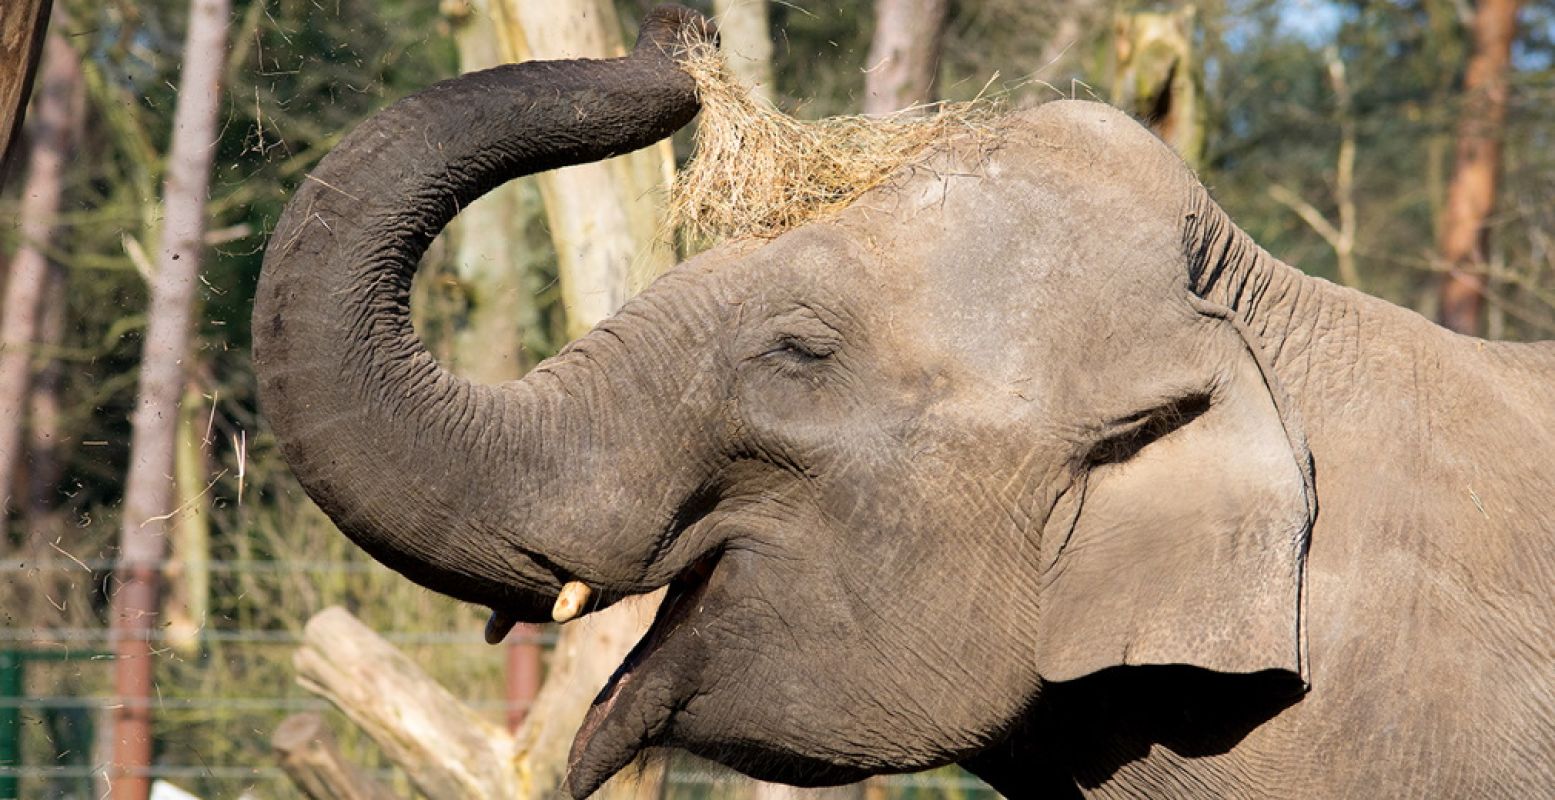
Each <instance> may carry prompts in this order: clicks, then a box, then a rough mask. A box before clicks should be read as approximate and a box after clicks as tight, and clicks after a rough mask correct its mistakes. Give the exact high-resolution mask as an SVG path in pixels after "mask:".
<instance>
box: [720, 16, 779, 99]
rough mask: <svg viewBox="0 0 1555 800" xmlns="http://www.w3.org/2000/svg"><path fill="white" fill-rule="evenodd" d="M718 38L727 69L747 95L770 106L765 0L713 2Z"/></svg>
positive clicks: (769, 47) (769, 48)
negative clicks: (727, 64)
mask: <svg viewBox="0 0 1555 800" xmlns="http://www.w3.org/2000/svg"><path fill="white" fill-rule="evenodd" d="M713 11H714V12H715V14H716V16H715V19H716V21H717V22H718V38H719V40H720V43H721V44H720V47H721V48H722V50H723V54H724V58H725V59H727V60H728V62H729V69H730V70H732V71H733V72H734V77H735V78H738V79H739V81H740V83H741V84H743V85H745V86H748V87H750V91H751V95H752V96H754V97H756V98H758V99H760V100H763V101H765V102H768V103H770V102H772V99H773V92H774V91H775V89H774V87H773V81H772V32H771V31H770V30H769V29H768V22H767V0H713Z"/></svg>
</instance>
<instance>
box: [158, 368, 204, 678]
mask: <svg viewBox="0 0 1555 800" xmlns="http://www.w3.org/2000/svg"><path fill="white" fill-rule="evenodd" d="M214 411H215V409H214V408H213V407H212V406H208V405H206V402H205V398H204V395H203V393H202V392H201V391H200V387H199V386H198V385H197V384H196V383H195V382H194V381H193V380H191V381H189V382H188V383H187V385H185V386H184V394H183V398H182V400H181V402H180V403H179V407H178V433H177V441H176V443H175V444H174V448H175V452H174V455H173V483H174V485H175V486H176V487H177V495H176V496H177V507H178V513H177V514H174V515H173V518H172V519H170V520H168V524H169V525H170V526H171V528H172V530H173V537H172V546H173V548H172V553H171V554H170V556H169V558H168V561H167V572H166V574H165V575H164V576H163V577H164V578H165V579H166V580H167V584H168V585H167V588H168V597H167V601H166V603H165V604H164V605H163V611H164V613H165V614H166V616H165V617H163V622H164V623H165V624H164V627H163V631H164V632H165V634H166V641H167V644H168V646H170V647H172V648H173V649H174V650H176V651H177V652H178V653H180V654H181V655H184V656H193V655H195V654H196V653H197V652H198V651H199V647H200V629H201V628H203V627H205V617H206V613H207V610H208V608H209V605H210V584H211V563H210V562H211V510H210V488H211V483H210V481H211V475H210V472H211V469H210V442H208V441H207V440H206V424H207V422H208V421H209V420H210V414H212V413H214Z"/></svg>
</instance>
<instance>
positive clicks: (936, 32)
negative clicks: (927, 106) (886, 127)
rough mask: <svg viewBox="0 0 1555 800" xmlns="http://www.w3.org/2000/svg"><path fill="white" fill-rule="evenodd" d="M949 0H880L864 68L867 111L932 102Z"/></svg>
mask: <svg viewBox="0 0 1555 800" xmlns="http://www.w3.org/2000/svg"><path fill="white" fill-rule="evenodd" d="M947 6H948V2H947V0H878V2H876V3H875V35H874V38H873V39H872V40H871V41H870V44H869V60H868V62H867V64H866V66H865V71H864V113H866V114H889V113H891V112H893V111H900V110H902V109H905V108H908V107H911V106H914V105H917V104H920V103H927V102H931V101H932V100H933V99H934V78H935V76H936V75H937V74H938V73H939V58H940V46H941V45H942V43H943V42H944V39H945V11H946V7H947Z"/></svg>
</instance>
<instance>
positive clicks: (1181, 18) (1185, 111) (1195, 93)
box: [1112, 6, 1204, 169]
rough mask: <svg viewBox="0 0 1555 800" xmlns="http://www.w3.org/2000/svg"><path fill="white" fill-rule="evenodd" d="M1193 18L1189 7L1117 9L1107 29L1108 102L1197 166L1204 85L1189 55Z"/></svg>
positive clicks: (1201, 151)
mask: <svg viewBox="0 0 1555 800" xmlns="http://www.w3.org/2000/svg"><path fill="white" fill-rule="evenodd" d="M1195 18H1196V12H1195V10H1194V8H1193V7H1192V6H1186V7H1184V8H1181V9H1179V10H1177V11H1171V12H1155V11H1150V12H1140V13H1132V14H1130V13H1120V14H1118V16H1117V18H1116V19H1115V20H1114V22H1113V29H1112V33H1113V37H1112V48H1113V56H1114V59H1115V64H1116V70H1115V72H1114V73H1113V80H1112V102H1113V104H1114V105H1116V106H1117V107H1118V108H1121V109H1123V110H1124V111H1127V112H1129V113H1130V114H1133V115H1134V116H1135V117H1136V118H1138V119H1139V120H1140V121H1142V122H1144V123H1145V124H1147V125H1149V126H1150V127H1151V129H1152V130H1154V131H1155V132H1156V134H1157V135H1159V136H1160V137H1161V138H1162V139H1163V140H1165V141H1166V143H1167V144H1170V145H1171V146H1172V149H1174V150H1176V151H1177V154H1178V155H1180V156H1182V158H1183V160H1184V161H1186V162H1188V166H1189V167H1192V168H1193V169H1198V168H1199V164H1200V162H1201V161H1203V159H1204V98H1203V91H1204V90H1203V78H1202V75H1201V72H1200V69H1199V64H1198V61H1197V59H1195V58H1194V57H1193V27H1194V20H1195Z"/></svg>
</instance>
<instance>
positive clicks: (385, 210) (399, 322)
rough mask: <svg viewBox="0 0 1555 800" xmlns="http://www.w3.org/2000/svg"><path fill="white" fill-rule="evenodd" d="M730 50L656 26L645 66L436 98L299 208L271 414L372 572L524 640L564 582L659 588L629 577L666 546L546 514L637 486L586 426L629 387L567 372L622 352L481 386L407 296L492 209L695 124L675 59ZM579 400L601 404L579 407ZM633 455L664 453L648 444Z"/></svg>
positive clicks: (269, 262) (619, 65) (663, 18)
mask: <svg viewBox="0 0 1555 800" xmlns="http://www.w3.org/2000/svg"><path fill="white" fill-rule="evenodd" d="M712 35H713V33H712V29H711V25H710V24H709V23H708V22H707V21H706V20H705V19H703V18H702V17H701V16H700V15H698V14H696V13H695V12H692V11H689V10H687V9H683V8H679V7H674V6H666V7H660V8H658V9H655V10H654V11H653V12H652V13H650V14H649V15H648V16H647V18H646V19H645V20H644V23H643V26H642V31H641V34H640V38H639V40H638V43H637V46H636V48H635V50H634V51H633V52H632V53H631V54H630V55H629V56H627V57H624V58H618V59H610V60H600V61H594V60H570V61H552V62H528V63H523V64H514V65H507V66H502V67H498V68H495V69H491V70H487V71H484V72H478V73H473V74H470V75H466V76H463V77H460V78H457V79H454V80H450V81H446V82H443V83H440V84H437V85H435V86H432V87H431V88H429V89H427V90H425V91H423V92H420V93H418V94H416V95H413V96H411V97H407V98H405V99H404V100H401V101H399V102H397V103H395V104H394V105H392V106H391V107H389V108H388V109H386V110H384V111H383V112H381V113H379V114H378V115H376V116H374V117H372V118H371V119H369V120H367V121H366V122H364V123H362V124H361V125H360V126H359V127H357V128H356V129H355V130H354V131H352V132H351V133H350V135H348V136H347V137H346V138H345V139H344V140H343V141H342V142H341V144H340V145H339V146H338V147H337V148H336V149H335V150H334V152H332V153H331V154H330V155H329V156H328V157H327V158H325V159H324V160H323V161H322V162H321V163H320V164H319V166H318V168H317V169H316V170H315V171H314V172H313V173H312V174H310V175H309V176H308V177H307V179H306V180H305V181H304V183H303V185H302V187H301V188H300V189H299V190H298V191H297V193H296V195H295V196H294V197H293V199H292V200H291V202H290V204H289V205H288V206H287V208H286V211H285V212H284V213H283V214H282V216H281V219H280V221H279V223H278V224H277V226H276V229H275V232H274V234H273V235H272V237H271V240H270V246H269V250H268V252H267V253H266V254H265V260H264V267H263V272H262V274H261V277H260V282H259V288H258V292H257V297H256V300H255V307H254V322H253V330H254V343H253V352H254V366H255V371H256V373H257V375H258V379H259V395H260V401H261V403H262V405H263V408H264V410H265V413H266V415H267V417H268V418H269V421H270V424H271V426H272V428H273V429H274V431H275V434H276V438H277V440H278V441H279V444H280V448H281V452H282V454H283V455H284V457H285V458H286V460H287V462H288V463H289V464H290V465H291V467H292V469H293V471H294V472H295V473H296V475H297V477H298V479H299V481H300V482H301V484H302V486H303V487H304V488H305V489H306V490H307V492H308V494H309V495H310V496H311V497H312V498H313V499H314V500H315V501H316V502H317V503H318V505H319V506H320V507H321V508H322V509H323V510H324V511H325V513H326V514H328V515H329V516H330V518H331V519H333V520H334V521H335V523H336V524H337V525H338V526H339V527H340V529H341V530H342V531H343V532H344V533H346V534H347V535H348V536H350V537H351V538H352V539H353V540H354V541H355V542H356V543H358V544H359V545H360V546H361V547H363V548H364V549H365V550H367V551H368V552H369V553H371V554H372V555H373V556H374V557H375V558H377V559H379V560H380V561H382V562H384V563H385V564H387V565H389V566H390V567H392V568H394V569H396V570H398V571H399V572H401V573H403V574H405V575H406V576H407V577H410V578H411V579H412V580H415V581H417V582H418V583H421V584H423V585H425V586H427V587H429V588H432V589H435V590H438V591H442V592H445V593H447V594H451V595H454V596H456V597H459V598H461V599H465V600H469V601H473V602H479V603H483V604H487V605H491V606H492V607H493V608H502V609H504V610H505V613H508V614H511V615H513V616H515V617H517V618H519V619H540V618H543V617H545V616H547V614H548V612H549V609H550V598H551V597H554V596H555V593H556V591H557V590H558V588H559V587H560V585H561V583H562V582H564V581H566V580H571V579H574V578H580V577H581V578H583V579H585V580H592V581H594V582H596V583H598V584H603V585H605V588H606V589H607V591H608V590H609V589H611V588H612V587H614V588H615V589H616V590H618V591H633V590H641V589H642V588H643V587H641V586H638V585H635V583H640V582H642V581H645V580H647V578H646V577H644V576H643V575H642V574H641V573H642V572H643V571H644V570H645V568H646V567H645V565H644V564H642V563H637V564H631V563H623V561H624V562H632V561H633V560H636V561H638V562H641V561H643V560H645V559H647V558H648V556H645V555H642V553H646V552H652V549H653V547H655V545H653V544H652V543H648V544H643V543H640V542H634V543H633V545H632V547H631V548H630V550H631V552H625V551H623V552H622V553H618V554H612V553H609V552H600V551H598V550H594V549H590V548H588V547H585V546H582V545H580V544H578V543H577V542H574V541H571V540H570V539H568V538H567V537H568V535H569V532H568V531H565V530H556V528H558V527H563V525H564V523H569V520H566V519H557V518H556V516H555V514H548V513H546V512H544V511H543V510H542V504H549V507H552V508H560V509H562V510H565V508H564V507H565V506H568V505H569V504H571V505H574V506H576V505H579V504H578V502H577V501H578V500H579V499H582V498H581V497H580V495H581V494H583V493H587V492H591V491H594V492H597V491H600V490H601V489H600V487H601V486H606V487H609V486H615V485H620V484H623V483H624V481H622V480H619V479H616V478H611V477H609V476H607V475H604V474H603V473H601V472H600V468H601V466H602V465H601V464H598V463H592V464H579V463H577V462H578V460H579V457H578V455H577V454H578V453H579V451H580V448H583V449H586V448H587V446H588V443H589V442H590V441H591V440H593V439H595V438H597V437H600V436H602V434H601V432H600V428H599V426H598V424H597V423H594V422H590V421H589V420H590V419H592V418H597V417H598V414H597V413H593V412H597V411H598V402H599V398H598V395H600V394H601V390H603V389H609V388H611V387H608V386H606V385H605V384H606V382H609V381H615V382H620V381H628V382H629V383H630V381H631V379H630V378H629V377H626V376H623V375H612V376H605V375H601V374H598V373H600V372H601V371H602V370H599V369H595V370H592V371H591V372H589V373H585V372H583V371H580V370H575V369H573V368H572V366H571V365H574V364H576V363H577V362H579V361H580V360H586V359H603V360H609V359H611V358H613V356H612V355H611V352H612V351H613V350H618V349H619V348H618V347H616V344H617V340H619V339H620V338H621V334H619V333H613V334H610V335H609V340H608V341H606V340H604V339H603V338H602V337H601V336H595V337H590V339H586V340H585V341H584V342H582V343H580V344H579V345H578V346H575V347H574V348H573V349H572V351H571V352H570V353H569V354H565V355H563V356H562V357H560V358H559V359H558V360H557V362H556V363H555V364H552V365H550V366H548V367H545V368H542V369H539V370H537V371H536V374H533V375H531V376H530V377H529V378H526V379H525V380H524V381H520V382H516V383H513V384H507V385H504V386H484V385H477V384H473V383H471V382H469V381H466V380H464V379H462V378H460V377H458V376H456V375H453V374H452V373H450V372H448V371H446V370H444V369H443V368H442V367H440V366H439V365H438V364H437V363H436V361H435V360H434V359H433V357H432V356H431V354H430V353H428V352H427V350H426V348H425V347H424V346H423V345H422V343H421V341H420V340H419V338H418V337H417V335H416V333H415V331H414V330H413V329H412V326H411V321H410V313H409V311H410V309H409V302H410V286H411V280H412V276H413V274H414V272H415V268H416V264H417V262H418V261H419V259H420V257H421V256H422V254H423V253H424V252H425V250H426V248H427V246H428V245H429V244H430V242H431V241H432V239H433V237H435V236H436V235H437V234H438V232H439V231H440V230H441V229H442V228H443V227H444V226H445V225H446V224H447V223H448V221H449V220H450V219H451V218H452V217H453V216H454V215H455V214H456V213H457V212H458V211H459V209H460V208H462V207H464V206H465V205H466V204H468V203H469V202H471V201H473V200H474V199H475V198H477V197H479V196H480V195H481V194H483V193H485V192H486V191H489V190H490V189H492V188H494V187H496V186H498V185H500V184H502V183H504V182H506V181H508V180H511V179H513V178H516V177H520V176H523V175H528V174H532V173H535V172H540V171H543V170H547V169H553V168H557V167H562V166H566V165H569V164H576V163H581V162H586V161H593V160H598V159H601V158H606V157H609V156H614V155H618V154H621V153H625V152H629V151H631V150H635V149H638V148H641V147H644V146H647V145H649V144H651V143H653V142H655V141H657V140H659V139H662V138H664V137H665V136H668V135H669V134H671V133H672V132H674V131H675V130H676V129H678V128H680V127H681V126H683V125H685V124H686V123H687V122H689V121H690V120H691V118H692V117H693V116H694V115H695V114H696V112H697V110H698V105H697V101H696V96H695V86H694V84H693V82H692V80H691V78H690V77H689V76H687V75H686V74H685V73H684V72H682V71H681V70H680V69H678V68H677V66H676V63H675V60H674V57H673V55H672V54H673V53H674V52H676V51H677V50H678V49H680V48H681V47H682V46H683V43H684V41H685V40H686V38H687V37H688V36H697V37H702V38H711V37H712ZM580 366H581V365H580ZM639 383H640V382H639ZM625 388H626V389H631V388H632V387H631V386H627V387H625ZM637 388H638V389H643V388H645V387H642V386H640V385H639V386H637ZM573 393H581V394H584V395H588V396H591V397H593V398H594V399H593V400H592V401H589V402H569V401H568V399H567V397H566V395H569V394H573ZM591 407H592V408H591ZM621 446H632V447H638V448H642V447H650V446H653V447H657V446H664V445H663V443H661V442H650V441H647V439H646V438H645V437H643V436H636V437H634V438H632V439H630V440H629V441H628V442H626V444H624V445H621ZM584 460H592V461H607V460H609V457H608V456H606V455H601V454H599V453H598V452H595V454H594V455H592V456H587V457H586V458H585V459H584ZM662 488H663V487H659V489H662ZM606 491H608V489H607V490H606ZM620 499H621V498H618V497H596V498H590V500H591V502H593V501H597V502H598V503H599V504H600V505H605V504H609V503H611V502H612V501H615V500H620ZM671 502H678V501H671ZM624 505H625V506H627V507H634V506H641V505H643V503H642V502H626V503H625V504H624ZM621 513H626V512H625V511H623V512H621ZM621 525H624V523H621V522H618V521H616V520H613V519H612V520H605V521H604V522H603V526H621ZM607 538H608V537H607ZM634 575H635V576H636V581H635V583H634V580H633V576H634Z"/></svg>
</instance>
